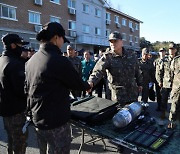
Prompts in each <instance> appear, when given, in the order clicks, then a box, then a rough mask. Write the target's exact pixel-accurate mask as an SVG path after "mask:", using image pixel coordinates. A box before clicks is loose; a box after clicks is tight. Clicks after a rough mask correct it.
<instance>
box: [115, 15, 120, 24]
mask: <svg viewBox="0 0 180 154" xmlns="http://www.w3.org/2000/svg"><path fill="white" fill-rule="evenodd" d="M114 22H115V23H117V24H119V16H116V15H115V16H114Z"/></svg>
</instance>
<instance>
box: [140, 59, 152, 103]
mask: <svg viewBox="0 0 180 154" xmlns="http://www.w3.org/2000/svg"><path fill="white" fill-rule="evenodd" d="M140 69H141V71H142V76H143V90H142V101H143V102H148V96H149V83H150V82H154V78H155V69H154V66H153V63H152V61H150V60H146V61H143V60H140Z"/></svg>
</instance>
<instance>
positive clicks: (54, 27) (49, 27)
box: [36, 22, 70, 43]
mask: <svg viewBox="0 0 180 154" xmlns="http://www.w3.org/2000/svg"><path fill="white" fill-rule="evenodd" d="M43 30H45V31H47V32H48V33H49V36H50V37H51V38H52V37H53V36H54V35H58V36H62V37H63V39H64V43H66V42H67V43H70V42H69V40H68V39H67V38H66V37H65V30H64V28H63V26H62V25H61V24H60V23H57V22H48V23H46V24H45V25H44V26H43V28H42V30H41V31H40V32H39V33H41V32H42V31H43ZM36 39H37V40H38V41H39V40H41V37H40V38H38V37H36Z"/></svg>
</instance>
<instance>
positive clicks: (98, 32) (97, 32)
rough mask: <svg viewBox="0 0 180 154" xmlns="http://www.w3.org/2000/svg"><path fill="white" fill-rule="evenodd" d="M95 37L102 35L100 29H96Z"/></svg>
mask: <svg viewBox="0 0 180 154" xmlns="http://www.w3.org/2000/svg"><path fill="white" fill-rule="evenodd" d="M95 35H101V29H100V28H98V27H95Z"/></svg>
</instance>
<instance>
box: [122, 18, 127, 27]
mask: <svg viewBox="0 0 180 154" xmlns="http://www.w3.org/2000/svg"><path fill="white" fill-rule="evenodd" d="M122 25H123V26H126V19H124V18H122Z"/></svg>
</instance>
